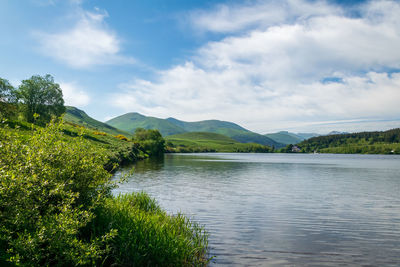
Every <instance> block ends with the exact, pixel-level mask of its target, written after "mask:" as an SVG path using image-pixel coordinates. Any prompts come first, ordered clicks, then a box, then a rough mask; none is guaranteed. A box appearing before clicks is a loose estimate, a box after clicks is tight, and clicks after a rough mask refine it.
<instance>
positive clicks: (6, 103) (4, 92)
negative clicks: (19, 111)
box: [0, 78, 16, 116]
mask: <svg viewBox="0 0 400 267" xmlns="http://www.w3.org/2000/svg"><path fill="white" fill-rule="evenodd" d="M15 103H16V96H15V89H14V87H13V86H12V85H11V84H10V83H9V81H8V80H6V79H2V78H0V115H6V116H10V115H12V114H14V113H15V111H16V107H15Z"/></svg>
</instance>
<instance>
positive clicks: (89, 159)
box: [0, 124, 115, 266]
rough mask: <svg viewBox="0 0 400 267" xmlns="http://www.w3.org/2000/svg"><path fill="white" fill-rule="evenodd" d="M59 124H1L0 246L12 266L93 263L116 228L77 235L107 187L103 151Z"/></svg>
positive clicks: (108, 183)
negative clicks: (24, 132) (26, 127)
mask: <svg viewBox="0 0 400 267" xmlns="http://www.w3.org/2000/svg"><path fill="white" fill-rule="evenodd" d="M61 127H62V126H61V124H51V125H50V126H49V127H47V128H42V129H40V128H38V129H37V130H33V131H31V136H30V137H29V138H28V139H27V138H24V137H23V136H21V134H20V133H19V131H16V130H10V129H8V128H7V127H5V128H0V147H1V150H0V175H1V184H0V199H1V201H0V225H1V226H0V247H1V251H2V252H1V254H2V256H1V257H2V258H3V260H7V261H11V262H13V263H15V264H22V265H24V264H29V265H33V266H37V265H56V264H58V265H59V264H60V263H62V264H63V265H85V264H89V265H94V264H96V263H97V262H98V261H99V260H100V259H102V258H103V257H104V255H105V254H106V253H107V251H108V246H107V241H108V240H109V239H111V238H112V237H113V236H114V235H115V231H111V230H110V231H109V232H104V234H103V235H101V236H93V237H91V236H89V237H82V236H80V229H81V228H82V227H84V226H85V225H86V224H87V223H88V222H90V221H91V220H92V219H93V212H92V210H93V208H94V207H96V206H98V205H99V204H100V202H101V200H102V199H103V198H104V196H105V195H107V194H108V193H109V190H110V188H111V184H110V182H109V181H110V175H109V173H108V172H106V171H105V170H104V169H103V164H104V163H105V161H106V158H105V154H104V151H102V150H100V149H97V148H96V147H93V146H92V145H90V143H89V142H88V141H86V140H84V139H83V138H82V137H78V138H70V139H68V142H67V141H66V139H65V137H64V135H63V134H62V132H61V130H60V128H61Z"/></svg>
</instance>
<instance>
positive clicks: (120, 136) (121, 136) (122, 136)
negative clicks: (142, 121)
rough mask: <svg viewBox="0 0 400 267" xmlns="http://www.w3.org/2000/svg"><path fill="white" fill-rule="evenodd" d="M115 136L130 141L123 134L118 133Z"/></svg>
mask: <svg viewBox="0 0 400 267" xmlns="http://www.w3.org/2000/svg"><path fill="white" fill-rule="evenodd" d="M115 138H118V139H120V140H124V141H128V138H127V137H126V136H124V135H122V134H119V135H116V136H115Z"/></svg>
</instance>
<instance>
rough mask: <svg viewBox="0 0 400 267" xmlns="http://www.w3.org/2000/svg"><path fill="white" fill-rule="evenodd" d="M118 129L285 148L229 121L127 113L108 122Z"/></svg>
mask: <svg viewBox="0 0 400 267" xmlns="http://www.w3.org/2000/svg"><path fill="white" fill-rule="evenodd" d="M106 123H107V124H110V125H112V126H114V127H116V128H119V129H122V130H124V131H127V132H130V133H133V131H134V130H135V129H136V128H139V127H141V128H145V129H158V130H159V131H160V132H161V134H162V135H163V136H168V135H174V134H179V133H185V132H210V133H218V134H223V135H226V136H228V137H230V138H232V139H234V140H236V141H238V142H241V143H258V144H262V145H268V146H271V147H272V146H274V147H276V148H279V147H283V146H284V144H280V143H278V142H275V141H274V140H272V139H270V138H268V137H266V136H263V135H261V134H257V133H254V132H251V131H249V130H246V129H245V128H243V127H241V126H239V125H237V124H235V123H232V122H227V121H219V120H205V121H198V122H186V121H181V120H177V119H174V118H168V119H159V118H155V117H147V116H143V115H141V114H139V113H127V114H124V115H122V116H119V117H116V118H114V119H111V120H109V121H107V122H106Z"/></svg>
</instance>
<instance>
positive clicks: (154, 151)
mask: <svg viewBox="0 0 400 267" xmlns="http://www.w3.org/2000/svg"><path fill="white" fill-rule="evenodd" d="M133 141H134V142H135V144H136V146H137V147H138V148H139V149H140V150H141V151H144V152H145V153H146V154H147V155H149V156H161V155H162V154H163V153H164V143H165V140H164V138H163V137H162V135H161V133H160V132H159V131H158V130H153V129H148V130H146V129H143V128H136V130H135V134H134V136H133Z"/></svg>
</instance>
